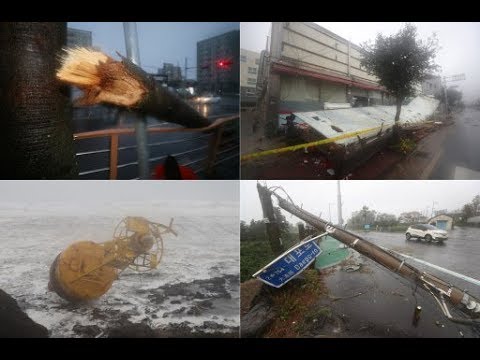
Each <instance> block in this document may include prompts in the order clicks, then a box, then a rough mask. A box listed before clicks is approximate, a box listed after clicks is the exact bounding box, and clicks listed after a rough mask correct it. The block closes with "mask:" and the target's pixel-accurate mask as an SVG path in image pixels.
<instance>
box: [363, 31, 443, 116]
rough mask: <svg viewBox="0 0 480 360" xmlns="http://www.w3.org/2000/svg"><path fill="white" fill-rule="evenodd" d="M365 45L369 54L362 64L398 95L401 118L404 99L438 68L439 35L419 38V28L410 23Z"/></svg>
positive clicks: (365, 56) (364, 48) (379, 35)
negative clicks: (426, 38) (436, 60)
mask: <svg viewBox="0 0 480 360" xmlns="http://www.w3.org/2000/svg"><path fill="white" fill-rule="evenodd" d="M362 48H363V50H364V52H365V54H364V56H363V58H362V60H361V66H363V67H364V68H365V69H366V70H367V71H368V72H369V73H370V74H373V75H375V76H376V77H378V78H379V83H380V85H382V86H384V87H385V88H386V89H387V91H389V92H390V93H391V94H392V95H393V96H395V97H396V99H397V101H396V105H397V113H396V115H395V122H397V121H398V120H399V119H400V110H401V106H402V103H403V101H404V100H405V99H406V98H407V97H410V96H413V95H414V94H415V85H416V84H418V83H419V82H421V81H423V80H424V79H425V78H426V77H427V76H428V75H429V74H431V73H432V72H434V71H435V70H437V69H438V66H437V65H436V64H435V63H434V59H435V55H436V53H437V50H438V40H437V38H436V35H435V34H433V35H432V37H430V38H429V39H428V40H427V41H426V42H424V41H422V40H419V39H417V28H416V27H415V26H414V25H412V24H406V25H405V26H404V27H403V28H402V29H400V31H399V32H398V33H396V34H394V35H391V36H384V35H382V34H378V35H377V38H376V39H375V43H373V44H372V43H369V42H367V43H364V44H362Z"/></svg>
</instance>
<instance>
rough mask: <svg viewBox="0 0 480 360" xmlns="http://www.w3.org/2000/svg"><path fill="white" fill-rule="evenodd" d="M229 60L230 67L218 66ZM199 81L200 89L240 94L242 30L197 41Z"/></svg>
mask: <svg viewBox="0 0 480 360" xmlns="http://www.w3.org/2000/svg"><path fill="white" fill-rule="evenodd" d="M219 60H229V61H231V65H230V66H229V67H228V68H220V67H218V66H217V62H218V61H219ZM197 81H198V87H199V89H200V91H210V92H215V93H235V94H238V90H239V88H240V30H233V31H229V32H227V33H225V34H221V35H218V36H215V37H213V38H209V39H206V40H202V41H199V42H198V43H197Z"/></svg>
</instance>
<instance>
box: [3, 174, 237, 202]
mask: <svg viewBox="0 0 480 360" xmlns="http://www.w3.org/2000/svg"><path fill="white" fill-rule="evenodd" d="M0 199H1V201H2V202H19V203H23V202H26V203H31V204H34V203H42V202H65V203H68V204H72V203H73V204H75V203H79V204H84V203H96V202H98V203H105V202H109V201H111V202H142V201H145V202H148V201H151V202H152V201H155V202H161V201H163V200H166V201H181V200H191V201H195V200H197V201H198V200H199V201H229V202H235V201H238V199H239V185H238V182H237V181H220V180H219V181H108V180H107V181H86V180H78V181H75V180H72V181H48V180H42V181H9V180H4V181H0Z"/></svg>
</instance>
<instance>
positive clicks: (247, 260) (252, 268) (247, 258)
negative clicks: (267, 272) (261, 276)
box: [240, 233, 298, 282]
mask: <svg viewBox="0 0 480 360" xmlns="http://www.w3.org/2000/svg"><path fill="white" fill-rule="evenodd" d="M282 241H283V246H284V248H285V249H288V248H289V247H291V246H292V245H294V244H295V243H296V242H298V234H293V233H289V234H287V235H286V236H285V238H284V239H283V240H282ZM274 258H275V256H274V254H273V252H272V249H270V244H269V243H268V241H267V239H266V238H263V239H256V240H250V241H245V240H244V241H241V242H240V269H241V270H240V281H241V282H244V281H247V280H249V279H251V278H252V275H253V274H255V273H256V272H257V271H258V270H260V269H261V268H262V267H263V266H265V265H267V264H268V263H269V262H270V261H272V260H273V259H274Z"/></svg>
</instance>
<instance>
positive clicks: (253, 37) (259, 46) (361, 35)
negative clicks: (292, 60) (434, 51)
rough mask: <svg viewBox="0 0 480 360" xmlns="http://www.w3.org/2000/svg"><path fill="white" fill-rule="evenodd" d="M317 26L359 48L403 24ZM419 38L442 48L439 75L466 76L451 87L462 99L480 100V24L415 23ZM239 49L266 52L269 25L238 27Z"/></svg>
mask: <svg viewBox="0 0 480 360" xmlns="http://www.w3.org/2000/svg"><path fill="white" fill-rule="evenodd" d="M317 24H319V25H321V26H323V27H325V28H327V29H328V30H330V31H332V32H334V33H336V34H338V35H340V36H342V37H343V38H345V39H347V40H350V41H352V42H353V43H355V44H357V45H360V44H361V43H363V42H365V41H369V40H375V37H376V35H377V33H382V34H384V35H391V34H394V33H396V32H397V31H398V30H399V29H400V28H401V27H402V26H403V25H404V24H405V23H398V22H377V23H375V22H368V23H367V22H365V23H361V22H318V23H317ZM413 24H415V25H416V26H417V29H418V34H419V37H420V38H422V39H427V38H428V37H430V36H431V35H432V34H433V33H434V32H436V33H437V37H438V40H439V44H440V46H441V49H440V51H439V52H438V55H437V58H436V62H437V64H438V65H440V66H441V67H442V70H441V72H442V75H447V76H449V75H455V74H461V73H465V75H466V80H465V81H459V82H456V83H454V84H456V85H459V89H460V90H462V91H463V93H464V99H465V100H466V101H471V100H473V99H476V98H480V65H479V64H480V23H468V22H465V23H455V22H443V23H435V22H418V23H415V22H414V23H413ZM240 28H241V38H240V46H241V48H243V49H248V50H252V51H256V52H260V51H261V50H263V49H265V44H266V39H267V35H268V34H269V32H270V23H254V22H251V23H241V25H240Z"/></svg>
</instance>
